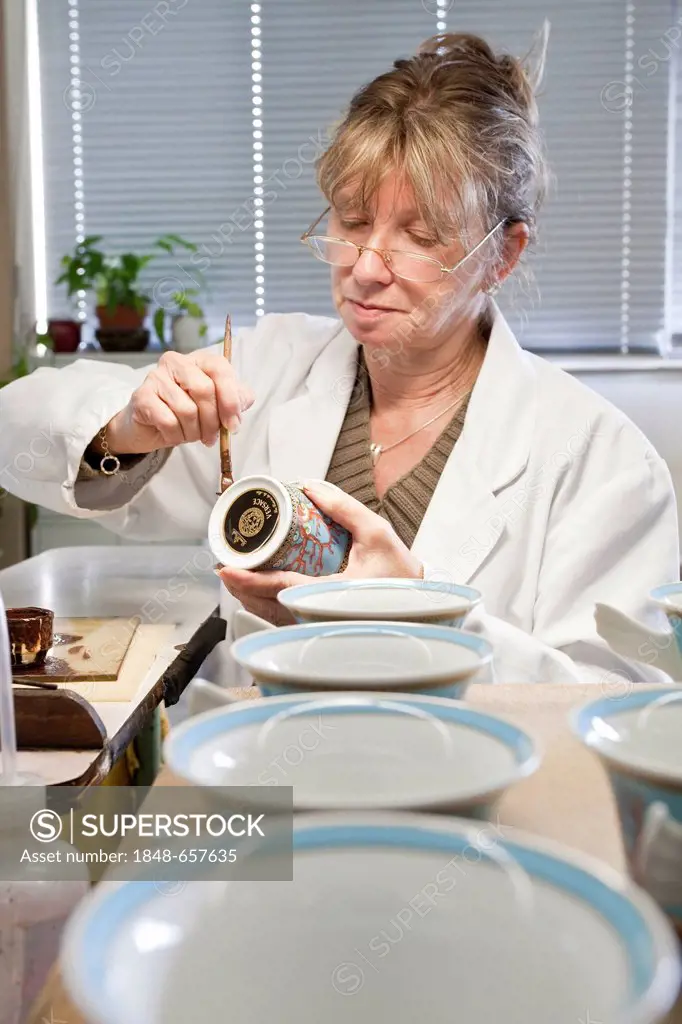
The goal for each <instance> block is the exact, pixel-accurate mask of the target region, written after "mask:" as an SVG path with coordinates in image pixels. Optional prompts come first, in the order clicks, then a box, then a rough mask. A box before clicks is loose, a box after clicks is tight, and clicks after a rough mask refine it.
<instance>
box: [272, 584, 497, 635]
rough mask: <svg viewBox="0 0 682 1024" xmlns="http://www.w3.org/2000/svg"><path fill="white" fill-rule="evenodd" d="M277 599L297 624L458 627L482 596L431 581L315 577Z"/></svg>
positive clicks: (466, 589) (280, 593)
mask: <svg viewBox="0 0 682 1024" xmlns="http://www.w3.org/2000/svg"><path fill="white" fill-rule="evenodd" d="M277 599H278V601H279V602H280V604H281V605H283V606H284V608H286V609H287V610H288V611H290V612H291V613H292V615H293V616H294V618H295V619H296V621H297V622H332V621H334V622H338V621H344V620H349V619H352V620H355V621H359V620H367V619H369V620H375V621H376V620H389V621H391V622H425V623H434V624H438V625H441V626H455V627H459V626H461V625H462V624H463V623H464V620H465V619H466V616H467V615H468V614H469V612H470V611H471V609H472V608H475V607H476V605H477V604H479V602H480V600H481V594H480V592H479V591H478V590H474V588H473V587H464V586H460V585H459V584H456V583H445V582H438V581H433V580H401V579H363V580H329V581H324V580H320V581H318V582H316V583H310V584H303V585H301V586H298V587H290V588H287V589H286V590H281V591H280V592H279V594H278V598H277Z"/></svg>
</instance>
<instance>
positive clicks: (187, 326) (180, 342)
mask: <svg viewBox="0 0 682 1024" xmlns="http://www.w3.org/2000/svg"><path fill="white" fill-rule="evenodd" d="M202 324H203V320H201V319H200V318H199V317H197V316H187V315H181V316H174V317H173V320H172V325H171V334H172V339H173V348H174V349H176V350H177V351H178V352H194V351H196V349H198V348H203V347H204V345H206V338H205V337H202V336H201V334H200V331H201V327H202Z"/></svg>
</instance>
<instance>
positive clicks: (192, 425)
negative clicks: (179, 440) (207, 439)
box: [156, 376, 201, 442]
mask: <svg viewBox="0 0 682 1024" xmlns="http://www.w3.org/2000/svg"><path fill="white" fill-rule="evenodd" d="M156 393H157V394H158V396H159V398H160V399H161V400H162V401H164V402H165V403H166V405H167V406H168V407H169V408H170V409H171V410H172V411H173V412H174V413H175V416H176V419H177V421H178V423H179V424H180V429H181V431H182V436H183V440H184V441H185V442H188V441H199V440H201V425H200V422H199V409H198V408H197V404H196V402H195V401H194V400H193V399H192V398H190V396H189V395H188V394H187V392H186V391H183V389H182V388H181V387H180V385H179V384H176V383H175V381H174V380H173V379H172V378H171V377H168V376H159V377H157V378H156Z"/></svg>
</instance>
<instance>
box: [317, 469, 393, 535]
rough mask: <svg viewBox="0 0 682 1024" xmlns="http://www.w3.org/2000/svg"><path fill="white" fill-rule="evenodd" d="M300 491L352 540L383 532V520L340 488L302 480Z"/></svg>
mask: <svg viewBox="0 0 682 1024" xmlns="http://www.w3.org/2000/svg"><path fill="white" fill-rule="evenodd" d="M301 489H302V490H303V491H304V493H305V494H307V495H308V497H309V498H310V499H311V501H314V502H315V504H316V505H317V506H318V508H320V509H321V510H322V511H323V512H324V513H325V514H326V515H328V516H329V517H330V519H333V520H334V522H336V523H338V524H339V525H340V526H344V527H345V528H346V529H347V530H348V531H349V533H351V534H352V536H353V538H354V539H360V538H361V537H364V536H365V535H367V534H370V535H371V534H372V533H373V532H376V531H383V526H382V524H383V523H384V522H385V520H383V519H382V518H381V516H378V515H377V514H376V512H372V511H371V509H368V508H366V507H365V505H363V504H362V502H361V501H358V500H357V498H353V497H351V495H350V494H346V492H345V491H342V490H341V488H340V487H336V486H334V484H330V483H328V482H327V481H326V480H304V481H303V483H302V484H301Z"/></svg>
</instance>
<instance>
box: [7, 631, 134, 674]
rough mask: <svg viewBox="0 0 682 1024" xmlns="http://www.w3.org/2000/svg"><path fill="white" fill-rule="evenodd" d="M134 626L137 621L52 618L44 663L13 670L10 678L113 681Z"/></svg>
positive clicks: (130, 640)
mask: <svg viewBox="0 0 682 1024" xmlns="http://www.w3.org/2000/svg"><path fill="white" fill-rule="evenodd" d="M137 627H138V620H137V619H123V618H115V619H84V618H73V619H55V621H54V639H55V643H54V645H53V646H52V647H51V648H50V650H49V652H48V654H47V657H46V659H45V664H44V665H40V666H39V667H35V666H33V665H27V666H26V667H24V668H13V669H12V678H13V679H14V681H15V682H16V683H21V682H23V681H24V680H31V681H33V680H36V681H38V682H51V683H78V682H88V681H90V680H104V681H113V680H116V679H118V675H119V672H120V670H121V665H122V664H123V660H124V658H125V656H126V654H127V652H128V648H129V647H130V644H131V643H132V640H133V637H134V635H135V632H136V630H137Z"/></svg>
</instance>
